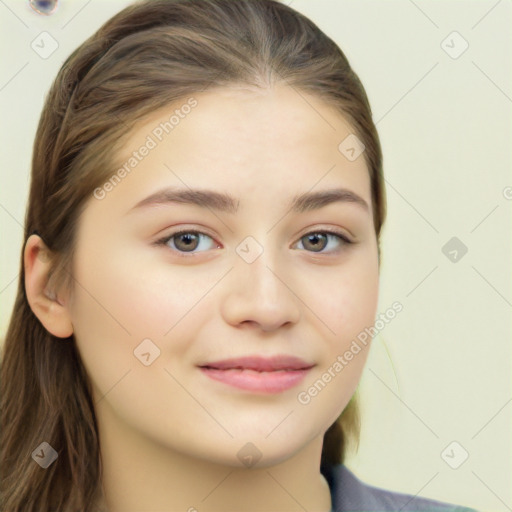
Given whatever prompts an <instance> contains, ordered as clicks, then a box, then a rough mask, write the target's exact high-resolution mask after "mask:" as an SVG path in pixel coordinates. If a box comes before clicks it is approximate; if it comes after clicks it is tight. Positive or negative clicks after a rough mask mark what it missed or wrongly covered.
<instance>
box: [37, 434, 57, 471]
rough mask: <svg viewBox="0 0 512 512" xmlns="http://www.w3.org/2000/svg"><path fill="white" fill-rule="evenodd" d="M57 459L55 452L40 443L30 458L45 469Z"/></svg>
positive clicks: (48, 446)
mask: <svg viewBox="0 0 512 512" xmlns="http://www.w3.org/2000/svg"><path fill="white" fill-rule="evenodd" d="M57 457H58V454H57V452H56V451H55V450H54V449H53V448H52V447H51V446H50V445H49V444H48V443H47V442H46V441H44V442H43V443H41V444H40V445H39V446H38V447H37V448H36V449H35V450H34V451H33V452H32V458H33V459H34V460H35V461H36V462H37V463H38V464H39V465H40V466H41V467H42V468H43V469H46V468H47V467H48V466H49V465H50V464H51V463H52V462H54V461H55V460H56V459H57Z"/></svg>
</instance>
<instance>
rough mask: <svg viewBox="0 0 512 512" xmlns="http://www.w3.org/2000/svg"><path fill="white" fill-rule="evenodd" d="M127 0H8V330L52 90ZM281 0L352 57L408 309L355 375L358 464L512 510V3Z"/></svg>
mask: <svg viewBox="0 0 512 512" xmlns="http://www.w3.org/2000/svg"><path fill="white" fill-rule="evenodd" d="M128 3H129V2H127V1H121V0H119V1H112V0H111V1H105V0H89V1H87V0H80V1H75V0H73V2H71V1H66V0H61V5H60V8H59V10H58V11H57V12H56V13H55V14H54V15H52V16H49V17H43V16H40V15H37V14H36V13H34V12H33V11H32V10H31V9H30V8H29V7H28V2H20V1H19V0H16V1H15V0H2V1H1V2H0V23H1V27H0V48H1V50H0V52H1V61H0V62H1V65H0V73H1V74H0V106H1V118H2V123H1V140H2V145H1V150H2V187H1V191H0V239H1V245H0V251H1V253H0V254H1V256H0V261H1V265H2V269H1V273H0V305H1V315H0V338H3V336H5V332H6V329H7V324H8V320H9V316H10V313H11V310H12V307H13V304H14V297H15V291H16V286H17V277H18V272H19V262H20V254H21V248H22V243H23V240H22V238H23V231H22V227H21V226H22V224H23V220H24V213H25V206H26V200H27V195H28V183H29V170H30V157H31V151H32V143H33V138H34V134H35V130H36V125H37V122H38V119H39V115H40V112H41V108H42V105H43V99H44V96H45V94H46V92H47V90H48V87H49V85H50V82H51V80H53V78H54V77H55V75H56V73H57V70H58V68H59V67H60V65H61V64H62V62H63V61H64V59H65V58H66V57H67V56H68V55H69V54H70V53H71V51H72V50H73V49H75V48H76V47H77V46H78V45H79V44H80V43H82V42H83V41H84V40H85V39H86V38H87V37H89V36H90V35H91V34H92V33H93V31H94V30H96V29H97V28H98V27H99V26H100V25H101V24H102V23H103V22H104V21H105V20H107V19H108V18H109V17H110V16H111V15H113V14H114V13H116V12H117V11H119V10H121V8H122V7H124V6H125V5H128ZM287 3H289V4H290V5H291V6H292V7H294V8H295V9H297V10H299V11H300V12H302V13H304V14H306V15H307V16H308V17H310V18H311V19H312V20H313V21H314V22H315V23H316V24H317V25H318V26H319V27H320V28H321V29H322V30H324V31H325V32H326V33H327V34H328V35H329V36H331V37H332V38H333V39H334V40H335V41H336V42H337V43H338V44H339V45H340V47H341V48H342V50H343V51H344V52H345V54H346V55H347V57H348V58H349V60H350V62H351V64H352V66H353V68H354V69H355V71H356V72H357V73H358V74H359V77H360V78H361V80H362V82H363V85H364V86H365V88H366V91H367V93H368V96H369V99H370V103H371V105H372V109H373V115H374V120H375V122H376V123H377V129H378V131H379V134H380V137H381V142H382V146H383V152H384V164H385V167H384V171H385V176H386V182H387V195H388V219H387V223H386V226H385V229H384V233H383V245H382V248H383V263H382V272H381V294H380V304H379V311H380V312H384V311H385V310H386V309H388V308H389V307H390V306H391V304H392V303H393V302H394V301H399V302H401V303H402V305H403V307H404V309H403V311H402V312H401V313H399V314H398V315H397V316H396V318H395V319H394V320H392V321H391V322H390V323H389V324H387V325H386V327H385V328H384V329H383V330H382V331H381V332H380V333H379V335H378V336H377V337H376V338H375V339H374V342H373V346H372V350H371V353H370V356H369V359H368V364H367V367H366V370H365V372H364V376H363V379H362V381H361V385H360V394H361V402H362V409H363V410H362V414H363V418H362V420H363V427H362V433H361V445H360V448H359V451H358V453H357V455H353V454H352V455H351V456H350V457H349V458H348V460H347V465H348V467H349V468H351V469H352V470H353V471H354V473H355V474H356V475H357V476H359V478H361V479H362V480H364V481H366V482H368V483H371V484H373V485H376V486H379V487H385V488H389V489H392V490H395V491H401V492H407V493H410V494H419V495H421V496H426V497H431V498H436V499H439V500H442V501H448V502H453V503H457V504H461V505H467V506H472V507H474V508H477V509H479V510H480V511H482V512H484V511H485V512H487V511H492V512H501V511H503V512H505V511H510V510H512V486H511V482H512V457H511V444H512V442H511V441H512V435H511V433H512V429H511V426H512V422H511V413H512V391H511V389H512V388H511V385H510V384H511V379H510V376H511V361H512V357H511V356H512V354H511V343H510V340H511V324H512V322H511V321H510V320H511V315H510V313H511V308H512V293H511V290H512V287H511V273H510V262H511V261H512V257H511V256H512V255H511V252H512V251H511V233H512V230H511V206H512V201H511V199H510V198H511V197H512V176H511V173H510V169H511V159H512V158H511V157H512V152H511V150H510V148H511V144H510V143H511V132H512V115H511V112H512V72H511V69H512V51H511V48H512V45H511V39H512V37H511V32H512V31H511V20H512V5H511V2H510V0H502V1H496V0H492V1H472V2H469V1H443V2H439V1H432V0H429V1H420V0H416V1H415V2H413V1H412V0H410V1H407V0H396V1H387V0H386V1H384V0H374V1H362V0H357V1H354V0H353V1H334V0H316V1H314V2H313V1H312V0H309V1H307V0H293V1H291V2H290V0H287ZM43 31H47V32H49V33H50V34H51V35H52V37H53V38H55V39H56V40H57V42H58V45H59V46H58V48H57V50H56V51H55V52H54V53H53V54H52V55H51V56H49V57H48V58H47V59H43V58H41V57H40V56H39V55H38V54H37V53H36V52H35V51H34V50H33V49H32V48H31V43H32V41H34V40H35V39H37V38H38V37H39V35H40V34H41V32H43ZM453 31H457V32H458V33H459V34H460V35H461V36H462V38H463V39H464V40H465V41H467V43H468V44H469V47H468V48H467V50H466V51H465V52H464V53H462V54H461V55H460V56H458V57H457V58H452V56H456V54H457V53H458V52H459V51H460V50H461V49H462V48H463V44H464V41H463V40H462V39H461V38H460V37H459V36H457V35H455V36H454V35H451V36H449V35H450V34H451V33H452V32H453ZM448 36H449V37H448ZM447 37H448V39H446V38H447ZM445 39H446V42H445V43H442V42H443V41H444V40H445ZM36 42H37V41H36ZM444 48H446V50H448V52H451V54H452V56H450V55H449V54H448V53H447V52H446V51H445V49H444ZM452 237H457V238H458V239H459V240H460V241H461V242H462V243H463V244H464V245H465V246H467V248H468V252H467V253H466V254H465V255H464V256H463V257H460V254H461V253H460V251H459V252H458V255H459V256H458V258H460V259H458V260H457V261H456V262H453V261H451V259H449V258H448V257H447V256H445V254H444V253H443V252H442V250H441V249H442V247H443V246H444V245H445V244H446V243H447V242H448V241H449V240H450V239H451V238H452ZM450 250H451V249H450ZM446 252H448V251H446ZM450 257H453V256H450ZM452 441H456V442H457V443H458V444H457V445H452V446H451V447H449V449H448V450H447V452H444V450H445V448H446V447H447V446H448V445H449V444H450V443H452ZM463 450H465V451H466V452H467V453H468V454H469V457H468V459H467V460H466V461H465V462H464V463H463V464H461V465H460V466H459V467H458V469H452V467H450V466H449V465H448V464H447V463H446V462H445V459H446V460H448V461H449V462H450V463H451V464H452V465H457V464H459V463H460V461H461V460H462V459H461V457H462V456H463V454H464V452H463ZM442 453H445V455H444V458H443V456H442Z"/></svg>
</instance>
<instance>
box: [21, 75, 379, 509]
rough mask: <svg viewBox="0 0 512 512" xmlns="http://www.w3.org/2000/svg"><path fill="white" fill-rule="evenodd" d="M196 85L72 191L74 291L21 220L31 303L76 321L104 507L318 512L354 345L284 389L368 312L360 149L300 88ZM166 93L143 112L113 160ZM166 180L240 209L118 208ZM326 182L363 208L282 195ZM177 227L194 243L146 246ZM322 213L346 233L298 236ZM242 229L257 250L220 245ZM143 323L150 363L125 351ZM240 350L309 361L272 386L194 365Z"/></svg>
mask: <svg viewBox="0 0 512 512" xmlns="http://www.w3.org/2000/svg"><path fill="white" fill-rule="evenodd" d="M194 97H195V98H196V99H197V101H198V105H197V106H196V107H195V109H193V110H192V111H191V112H190V114H189V115H188V116H186V117H185V118H184V119H182V120H180V124H179V125H178V126H176V127H175V128H174V129H173V131H172V132H170V133H169V134H168V135H166V136H165V137H164V139H163V140H162V141H161V142H160V143H159V144H158V145H157V147H156V148H154V149H152V150H151V152H150V153H149V154H148V155H147V156H146V157H145V158H144V159H143V160H142V161H141V162H139V163H138V165H137V166H136V168H134V170H132V171H131V173H130V174H129V175H127V176H126V177H125V178H124V179H123V180H122V181H121V183H119V184H118V185H117V186H116V187H115V188H114V189H113V190H112V191H110V192H109V193H108V194H107V195H106V197H105V198H104V199H102V200H98V199H95V198H94V197H91V199H89V200H88V202H87V204H86V208H85V210H84V212H83V214H82V216H81V218H80V222H79V225H78V227H77V229H78V242H77V243H78V245H77V251H76V258H75V261H74V268H73V275H74V277H75V279H76V283H79V285H78V284H76V286H75V288H74V293H73V294H70V293H68V292H67V291H66V290H58V291H57V296H56V298H55V299H52V298H50V297H47V296H46V295H45V291H48V290H47V289H46V284H47V281H46V279H47V272H48V270H49V268H50V262H51V254H49V253H48V252H47V251H46V250H45V246H44V244H43V242H42V241H41V239H40V238H39V237H38V236H37V235H32V236H31V237H30V238H29V240H28V241H27V244H26V247H25V272H26V290H27V296H28V299H29V303H30V305H31V307H32V309H33V311H34V312H35V314H36V315H37V316H38V318H39V319H40V320H41V322H42V323H43V325H44V326H45V327H46V328H47V329H48V331H50V332H51V333H53V334H54V335H56V336H60V337H66V336H70V335H71V334H74V336H75V339H76V342H77V345H78V348H79V351H80V354H81V357H82V359H83V363H84V365H85V367H86V370H87V372H88V375H89V376H90V379H91V381H92V384H93V389H94V402H95V409H96V415H97V420H98V427H99V433H100V443H101V449H102V464H103V471H104V476H103V482H102V483H103V491H104V498H105V504H106V505H107V506H108V510H109V512H135V511H137V512H141V511H143V510H144V511H164V510H173V511H174V510H183V511H189V512H192V511H194V510H198V511H201V512H220V511H222V512H226V511H230V510H233V511H234V510H238V511H240V510H243V511H247V512H255V511H260V512H261V511H272V510H275V511H290V512H292V511H299V510H300V511H303V510H304V509H306V510H309V511H317V512H328V511H329V510H330V507H331V496H330V491H329V487H328V485H327V482H326V481H325V479H324V478H323V476H322V475H321V473H320V455H321V450H322V441H323V435H324V433H325V432H326V430H327V429H328V428H329V426H330V425H331V424H332V423H333V422H334V421H335V420H336V418H337V417H338V416H339V415H340V414H341V412H342V411H343V409H344V408H345V407H346V405H347V404H348V402H349V400H350V398H351V396H352V395H353V393H354V391H355V390H356V388H357V384H358V382H359V380H360V377H361V373H362V371H363V368H364V365H365V362H366V359H367V355H368V347H367V348H365V349H363V350H361V351H360V352H359V353H358V354H357V355H355V356H354V358H353V359H352V360H351V361H350V362H349V364H347V366H345V367H344V368H343V370H342V371H341V372H339V373H337V374H336V377H335V378H333V379H332V380H331V382H329V383H328V384H327V385H326V386H325V388H324V389H323V390H322V391H321V392H320V393H318V395H317V396H315V397H314V398H312V399H311V401H310V402H309V403H308V404H306V405H305V404H301V403H300V402H299V401H298V399H297V395H298V393H299V392H301V391H304V390H307V389H308V388H309V387H310V386H311V385H312V384H313V383H314V382H315V381H317V380H318V379H320V378H321V376H322V374H323V373H324V372H325V371H327V369H328V368H329V367H332V365H333V363H334V362H335V361H336V358H337V357H338V356H339V355H342V354H343V353H344V352H345V351H346V350H347V349H348V348H349V346H350V344H351V342H352V341H353V340H354V339H355V338H356V336H357V334H358V333H359V332H361V331H362V330H364V328H365V327H368V326H371V325H373V323H374V320H375V314H376V308H377V301H378V287H379V271H378V252H377V240H376V236H375V231H374V225H373V216H372V204H371V194H370V179H369V175H368V169H367V167H366V165H365V162H364V158H363V156H361V157H359V158H357V159H356V160H354V161H349V160H348V159H347V158H345V156H344V155H343V154H342V153H341V152H340V151H339V150H338V145H339V144H340V142H341V141H342V140H343V139H344V138H345V137H346V136H347V135H349V134H350V133H352V132H353V130H352V129H351V128H350V126H349V125H348V123H347V122H346V120H345V119H344V118H343V117H342V116H341V115H340V114H339V113H338V112H337V111H335V110H334V109H333V108H332V107H331V106H330V105H328V104H324V103H323V102H322V101H321V100H319V99H317V98H316V97H313V96H311V95H307V94H305V93H300V94H299V93H298V92H297V91H295V90H294V89H292V88H290V87H288V86H284V85H283V86H275V87H273V88H271V89H266V90H257V91H256V90H246V89H239V88H229V89H228V88H225V89H217V90H210V91H208V92H205V93H201V94H197V95H194ZM178 107H179V105H178ZM175 108H177V106H176V105H172V106H169V108H165V109H162V110H161V111H158V112H155V113H154V115H152V116H151V117H149V118H146V119H144V120H143V121H141V122H140V123H139V125H138V126H137V127H136V128H135V129H134V130H133V131H132V133H130V134H129V138H128V139H127V142H126V143H125V144H124V145H123V148H122V150H120V151H119V153H118V155H117V156H118V160H119V161H120V162H124V161H126V160H127V158H128V157H129V156H130V154H131V153H132V151H134V150H136V149H137V148H139V147H140V146H141V145H142V144H143V143H144V141H145V140H146V137H147V136H148V135H149V134H151V130H152V129H153V128H154V127H155V126H157V125H158V124H159V123H160V122H162V121H165V120H168V119H169V117H170V115H171V114H172V112H173V111H174V109H175ZM164 164H165V165H164ZM164 186H176V187H182V188H183V187H185V186H186V187H190V188H208V189H215V190H218V191H221V192H227V193H229V194H231V195H233V196H235V197H236V198H238V199H239V211H238V213H236V214H229V213H226V212H223V213H218V212H214V211H212V210H209V209H203V208H199V207H197V206H193V205H185V204H178V203H173V204H161V205H156V206H151V207H148V208H145V209H140V211H138V210H135V211H131V212H130V213H127V212H128V211H129V210H130V209H131V208H132V207H133V206H134V205H135V204H136V203H138V202H139V201H140V200H142V199H144V198H145V197H146V196H148V195H150V194H151V193H153V192H155V191H156V190H158V189H160V188H162V187H164ZM335 187H344V188H348V189H350V190H351V191H353V192H355V193H356V194H358V195H359V196H361V197H362V198H363V199H364V200H365V201H366V202H367V203H368V205H369V210H368V211H365V210H364V209H363V208H361V207H360V206H357V205H356V204H354V203H349V202H346V203H345V202H344V203H341V202H337V203H332V204H330V205H328V206H325V207H323V208H321V209H318V210H315V211H309V212H305V213H300V214H299V213H292V212H290V211H289V210H288V207H287V205H288V204H289V202H290V200H291V198H292V197H293V196H295V195H296V194H299V193H303V192H309V191H319V190H324V189H327V188H335ZM182 228H190V229H195V230H198V231H201V232H203V233H205V234H206V236H203V237H202V241H201V242H200V243H197V242H196V243H195V245H194V244H192V246H191V247H192V251H193V252H195V254H193V255H191V254H190V252H186V250H184V249H183V248H184V247H186V246H185V245H184V244H183V243H182V244H181V245H180V240H179V238H176V237H175V238H174V239H171V240H170V241H169V242H168V244H167V246H165V245H164V246H155V245H152V242H154V241H155V240H157V239H159V238H162V237H164V236H166V235H170V234H171V233H172V232H173V231H174V232H176V231H179V230H180V229H182ZM328 228H330V229H337V230H338V231H339V232H341V233H342V234H345V235H346V236H347V237H349V239H351V240H352V241H354V242H355V243H354V244H353V245H343V241H339V240H338V239H337V238H336V237H332V238H330V239H329V240H327V241H324V242H322V241H320V242H319V244H318V245H317V247H318V251H319V252H317V251H315V249H314V247H313V246H312V245H310V244H309V245H308V239H307V237H305V235H306V234H310V233H312V232H313V233H322V229H328ZM247 236H252V237H253V238H254V239H256V240H257V241H258V243H259V244H260V245H261V246H262V247H263V253H262V254H261V255H260V256H259V257H258V258H257V259H256V260H255V261H253V262H252V263H247V262H246V261H245V260H244V259H242V258H241V257H240V256H239V254H238V253H237V252H236V248H237V246H238V245H239V244H240V242H242V240H244V239H245V238H246V237H247ZM208 237H211V238H208ZM312 247H313V248H312ZM180 249H181V253H180ZM336 250H338V252H336ZM180 254H182V255H183V256H182V257H180ZM146 338H149V339H151V340H152V342H153V343H154V344H155V345H156V346H158V348H159V350H160V356H159V357H157V358H156V359H155V360H154V361H153V362H152V363H151V364H150V365H149V366H145V365H144V364H142V363H141V361H140V360H139V359H138V358H137V357H135V356H134V349H136V347H137V346H138V345H139V344H140V343H141V341H142V340H144V339H146ZM368 346H369V345H368ZM254 354H261V355H267V356H269V355H273V354H292V355H295V356H299V357H301V358H302V359H305V360H306V361H308V362H313V363H314V364H315V367H314V368H313V369H312V370H311V371H310V373H309V374H308V376H307V377H306V379H305V380H304V381H303V382H301V383H300V384H299V385H298V386H296V387H294V388H292V389H290V390H287V391H283V392H281V393H277V394H270V395H268V394H267V395H265V394H261V393H253V392H249V391H243V390H240V389H236V388H233V387H231V386H227V385H225V384H223V383H220V382H216V381H213V380H211V379H209V378H208V377H207V376H205V375H203V374H202V372H201V371H200V370H199V369H198V368H197V365H198V364H201V363H205V362H208V361H215V360H220V359H224V358H228V357H235V356H243V355H254ZM249 442H250V443H252V444H253V445H254V446H256V447H257V449H258V450H259V452H261V454H262V456H261V459H260V460H259V461H258V463H257V464H256V465H254V466H251V467H245V466H244V465H243V464H242V463H241V462H240V460H239V458H238V457H237V453H238V452H239V450H240V449H241V448H242V447H243V446H244V445H245V444H246V443H249Z"/></svg>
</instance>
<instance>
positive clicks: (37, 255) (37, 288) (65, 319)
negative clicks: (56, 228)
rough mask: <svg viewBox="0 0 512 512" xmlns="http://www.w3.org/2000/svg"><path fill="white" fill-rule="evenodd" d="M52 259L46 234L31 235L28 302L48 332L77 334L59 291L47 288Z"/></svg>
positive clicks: (25, 259)
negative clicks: (43, 235)
mask: <svg viewBox="0 0 512 512" xmlns="http://www.w3.org/2000/svg"><path fill="white" fill-rule="evenodd" d="M51 263H52V260H51V254H50V251H49V250H48V248H47V247H46V245H45V244H44V242H43V240H42V238H41V237H40V236H38V235H30V236H29V238H28V239H27V241H26V243H25V249H24V253H23V264H24V269H25V292H26V295H27V300H28V303H29V305H30V308H31V309H32V311H33V312H34V314H35V315H36V316H37V318H38V319H39V321H40V322H41V323H42V324H43V326H44V327H45V329H46V330H47V331H48V332H50V333H51V334H53V335H54V336H57V337H58V338H68V337H69V336H71V335H72V334H73V325H72V323H71V316H70V314H69V311H68V309H67V307H66V304H64V303H63V302H62V301H60V300H59V297H58V294H57V293H56V292H55V291H54V290H50V289H48V288H47V284H48V275H49V271H50V269H51Z"/></svg>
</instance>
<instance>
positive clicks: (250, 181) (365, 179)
mask: <svg viewBox="0 0 512 512" xmlns="http://www.w3.org/2000/svg"><path fill="white" fill-rule="evenodd" d="M191 100H192V101H191ZM190 105H194V106H193V107H190ZM353 133H354V130H353V128H352V127H351V126H350V124H349V123H348V121H347V120H346V119H345V117H344V116H343V115H342V114H341V113H340V112H338V111H337V110H336V109H335V108H334V107H333V106H331V105H329V104H327V103H325V102H323V101H321V100H320V99H318V98H317V97H316V96H313V95H310V94H307V93H305V92H303V91H299V90H297V89H295V88H292V87H289V86H285V85H280V86H276V87H273V88H270V89H245V88H241V87H230V88H217V89H211V90H208V91H206V92H202V93H198V94H193V95H191V96H190V97H185V98H183V99H181V100H179V101H177V102H175V103H173V104H172V105H168V106H166V107H164V108H161V109H159V110H158V111H156V112H154V113H153V114H152V115H151V116H148V117H147V118H145V119H144V120H143V121H141V122H140V123H138V125H136V127H135V128H134V129H133V130H131V132H130V133H129V134H128V136H127V137H126V139H125V142H124V144H123V147H122V149H121V150H120V151H118V152H117V154H116V165H117V166H119V167H120V166H122V165H124V164H126V163H127V162H128V161H129V160H130V159H132V160H133V158H134V157H133V153H134V151H137V150H138V149H139V148H142V147H143V146H145V145H146V146H148V145H151V150H150V151H146V152H145V153H147V154H146V156H145V157H144V158H143V159H141V160H140V161H137V162H136V166H134V168H133V170H132V171H130V175H129V179H126V180H124V181H126V184H125V183H123V184H122V185H123V187H116V188H119V189H121V188H123V189H124V190H125V191H126V192H127V193H128V195H130V196H131V197H130V201H131V202H132V203H133V202H134V201H135V202H137V200H140V199H141V198H142V197H141V196H142V195H147V194H150V193H152V192H154V191H155V190H156V189H157V188H159V187H162V186H165V185H170V186H180V187H181V188H183V187H186V186H190V187H192V188H198V187H199V188H209V189H217V190H229V192H230V193H231V194H232V195H235V196H237V197H243V196H246V197H247V196H248V195H251V196H253V197H256V196H258V197H259V199H261V197H262V196H266V197H271V196H272V195H273V194H276V195H279V196H282V195H283V194H286V196H288V197H290V196H292V195H297V194H298V193H303V192H306V191H308V190H311V189H313V188H315V187H316V186H318V187H319V188H328V187H345V188H350V189H351V190H353V191H354V192H355V193H357V194H358V195H360V196H362V197H364V198H365V199H366V200H367V202H368V203H371V198H370V186H369V175H368V170H367V167H366V163H365V160H364V154H361V155H360V156H359V157H358V158H357V159H355V160H353V161H351V160H349V159H347V157H346V156H345V154H344V153H343V152H342V151H341V150H340V144H341V143H342V142H343V141H344V140H346V138H347V137H349V136H353V135H351V134H353ZM149 141H150V144H149ZM128 182H129V185H128ZM116 193H117V191H116Z"/></svg>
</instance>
